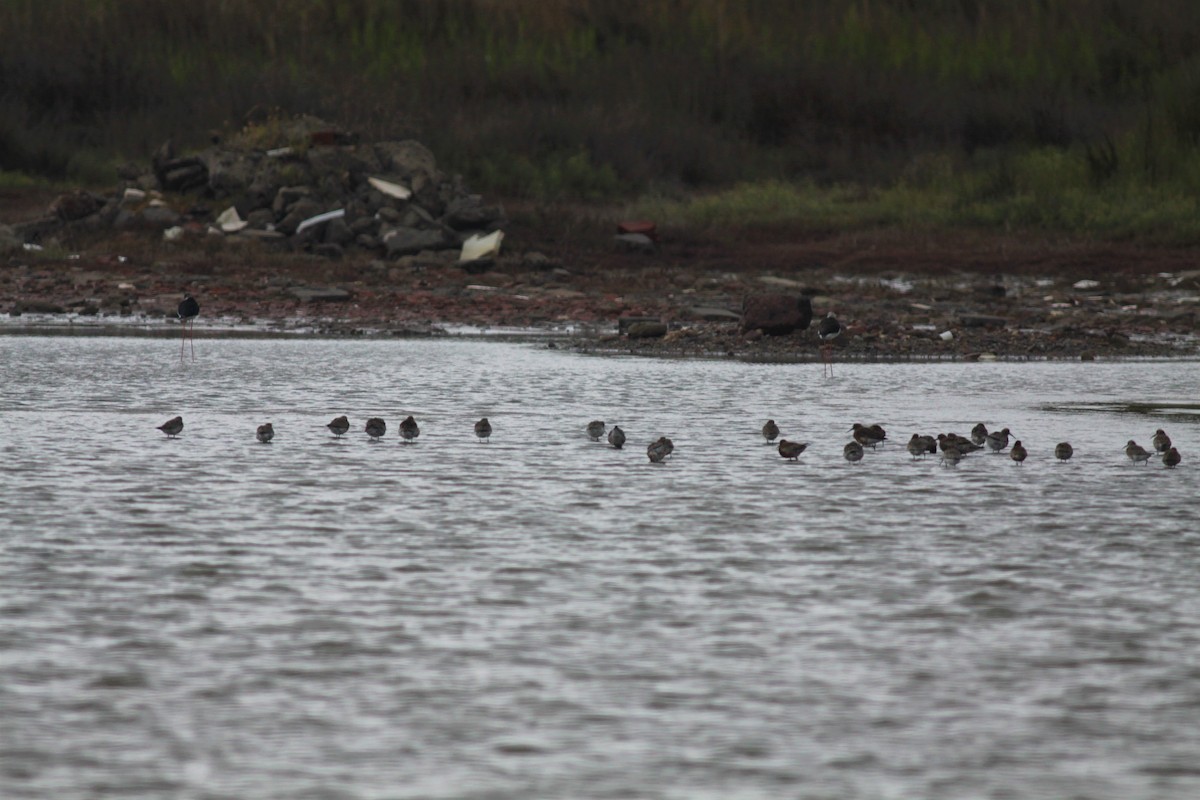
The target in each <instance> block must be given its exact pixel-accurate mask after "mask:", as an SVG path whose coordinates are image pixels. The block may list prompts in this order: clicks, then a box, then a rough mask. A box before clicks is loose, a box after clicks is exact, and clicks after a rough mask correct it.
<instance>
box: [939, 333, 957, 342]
mask: <svg viewBox="0 0 1200 800" xmlns="http://www.w3.org/2000/svg"><path fill="white" fill-rule="evenodd" d="M938 336H940V337H941V339H942V341H943V342H948V341H950V340H951V339H953V338H954V334H953V333H951V332H950V331H942V332H941V333H939V334H938Z"/></svg>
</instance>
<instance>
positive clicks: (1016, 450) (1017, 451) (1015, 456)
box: [1008, 439, 1029, 464]
mask: <svg viewBox="0 0 1200 800" xmlns="http://www.w3.org/2000/svg"><path fill="white" fill-rule="evenodd" d="M1028 455H1029V453H1027V452H1026V451H1025V445H1023V444H1021V440H1020V439H1017V440H1016V441H1015V442H1013V446H1012V449H1010V450H1009V451H1008V457H1009V458H1011V459H1012V460H1013V461H1015V462H1017V463H1018V464H1020V463H1021V462H1022V461H1024V460H1025V459H1026V457H1028Z"/></svg>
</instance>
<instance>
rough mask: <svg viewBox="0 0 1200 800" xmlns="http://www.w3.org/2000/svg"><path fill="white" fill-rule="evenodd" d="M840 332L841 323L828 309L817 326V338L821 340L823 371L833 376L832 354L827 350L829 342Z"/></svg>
mask: <svg viewBox="0 0 1200 800" xmlns="http://www.w3.org/2000/svg"><path fill="white" fill-rule="evenodd" d="M841 334H842V323H840V322H838V319H837V317H835V316H834V315H833V312H832V311H830V312H829V313H828V314H826V315H825V318H824V319H823V320H821V324H820V325H818V326H817V338H818V339H820V340H821V363H822V365H823V368H824V373H825V374H826V375H827V376H829V377H833V355H832V354H831V353H830V351H829V345H830V342H832V341H833V340H834V339H836V338H837V337H838V336H840V335H841Z"/></svg>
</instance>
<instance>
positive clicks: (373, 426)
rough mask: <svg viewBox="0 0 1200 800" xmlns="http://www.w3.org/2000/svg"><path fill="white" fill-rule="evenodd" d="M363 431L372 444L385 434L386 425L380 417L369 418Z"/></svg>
mask: <svg viewBox="0 0 1200 800" xmlns="http://www.w3.org/2000/svg"><path fill="white" fill-rule="evenodd" d="M364 430H365V431H366V432H367V436H370V437H371V441H372V442H374V441H377V440H378V439H379V438H380V437H381V436H383V435H384V434H385V433H387V423H386V422H384V421H383V419H382V418H381V417H371V418H370V419H369V420H367V427H366V428H364Z"/></svg>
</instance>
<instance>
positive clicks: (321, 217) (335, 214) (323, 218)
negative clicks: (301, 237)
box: [296, 208, 346, 233]
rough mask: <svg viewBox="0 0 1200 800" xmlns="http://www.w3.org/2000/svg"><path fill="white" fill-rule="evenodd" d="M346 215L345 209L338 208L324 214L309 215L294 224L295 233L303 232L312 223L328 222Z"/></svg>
mask: <svg viewBox="0 0 1200 800" xmlns="http://www.w3.org/2000/svg"><path fill="white" fill-rule="evenodd" d="M344 216H346V209H344V208H339V209H338V210H337V211H326V212H325V213H324V214H317V215H316V216H315V217H309V218H308V219H306V220H304V222H301V223H300V224H299V225H297V226H296V233H303V232H304V231H305V230H307V229H308V228H311V227H312V226H314V225H320V224H321V223H322V222H329V220H331V219H338V218H339V217H344Z"/></svg>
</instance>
